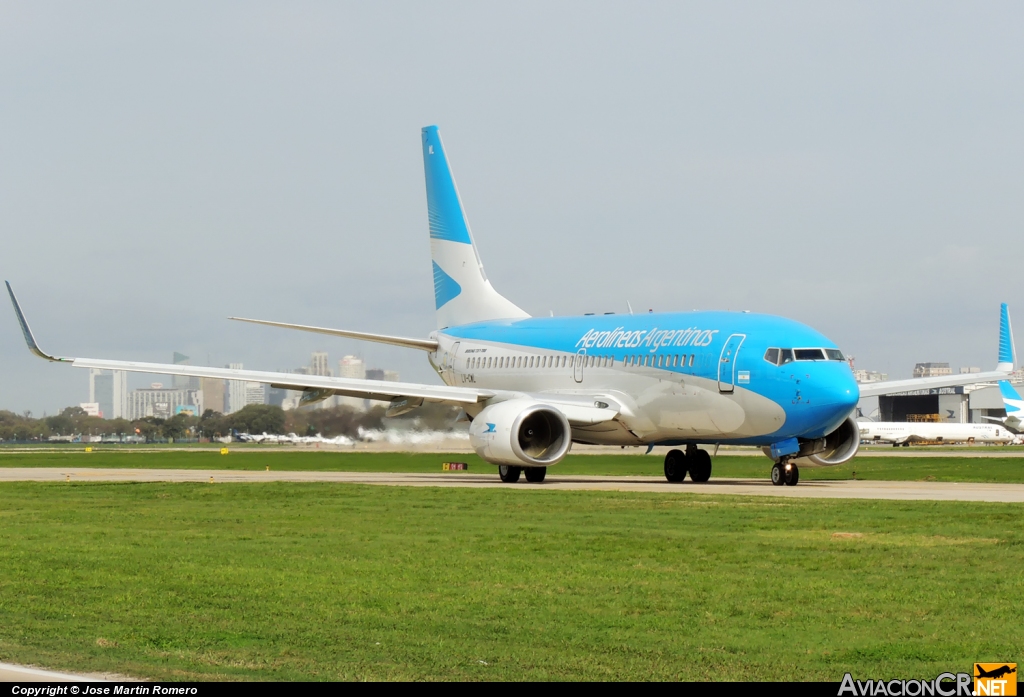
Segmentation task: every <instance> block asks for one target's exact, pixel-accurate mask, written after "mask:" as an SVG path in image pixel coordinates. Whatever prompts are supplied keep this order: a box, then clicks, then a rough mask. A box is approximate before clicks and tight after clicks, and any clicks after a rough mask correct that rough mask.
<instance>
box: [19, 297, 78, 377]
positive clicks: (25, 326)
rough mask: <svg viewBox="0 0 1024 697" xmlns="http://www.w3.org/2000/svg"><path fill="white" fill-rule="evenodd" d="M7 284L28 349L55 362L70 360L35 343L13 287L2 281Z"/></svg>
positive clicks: (71, 359) (70, 359)
mask: <svg viewBox="0 0 1024 697" xmlns="http://www.w3.org/2000/svg"><path fill="white" fill-rule="evenodd" d="M4 283H6V284H7V292H8V293H10V295H11V303H13V304H14V313H15V314H16V315H18V323H19V324H20V325H21V333H22V334H24V335H25V343H26V344H28V350H29V351H31V352H32V353H34V354H36V355H37V356H39V357H40V358H45V359H46V360H48V361H55V362H65V363H66V362H71V361H73V360H74V359H73V358H60V357H58V356H51V355H50V354H48V353H46V352H44V351H43V350H42V349H41V348H39V344H37V343H36V338H35V337H34V336H32V330H31V329H30V328H29V326H28V320H27V319H25V313H24V312H22V311H21V305H19V304H18V299H17V298H16V297H14V289H13V288H11V283H10V281H4Z"/></svg>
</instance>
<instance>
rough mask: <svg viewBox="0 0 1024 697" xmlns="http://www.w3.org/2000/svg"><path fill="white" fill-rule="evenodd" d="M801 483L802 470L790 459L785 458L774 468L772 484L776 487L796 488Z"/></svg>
mask: <svg viewBox="0 0 1024 697" xmlns="http://www.w3.org/2000/svg"><path fill="white" fill-rule="evenodd" d="M799 481H800V468H799V467H797V466H796V465H794V464H793V463H792V462H791V461H790V460H789V459H787V458H783V459H781V460H779V461H778V462H776V463H775V464H774V465H773V466H772V484H774V485H775V486H782V485H783V484H785V485H786V486H796V483H797V482H799Z"/></svg>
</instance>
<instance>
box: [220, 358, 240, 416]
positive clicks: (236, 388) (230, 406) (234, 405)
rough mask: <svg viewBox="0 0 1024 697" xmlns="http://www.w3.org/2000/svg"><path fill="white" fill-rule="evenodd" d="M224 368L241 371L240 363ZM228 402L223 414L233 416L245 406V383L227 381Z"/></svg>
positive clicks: (229, 364) (230, 364)
mask: <svg viewBox="0 0 1024 697" xmlns="http://www.w3.org/2000/svg"><path fill="white" fill-rule="evenodd" d="M224 367H225V368H229V369H231V370H242V364H241V363H228V364H227V365H226V366H224ZM227 382H228V400H227V405H226V406H227V409H226V410H225V411H224V413H225V414H233V413H235V412H236V411H238V410H239V409H241V408H242V407H244V406H245V381H244V380H228V381H227Z"/></svg>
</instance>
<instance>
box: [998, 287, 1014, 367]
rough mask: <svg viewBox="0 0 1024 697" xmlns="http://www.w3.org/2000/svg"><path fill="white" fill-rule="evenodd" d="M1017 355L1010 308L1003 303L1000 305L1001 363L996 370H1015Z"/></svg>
mask: <svg viewBox="0 0 1024 697" xmlns="http://www.w3.org/2000/svg"><path fill="white" fill-rule="evenodd" d="M1016 357H1017V356H1016V351H1014V348H1013V329H1011V328H1010V308H1009V307H1008V306H1007V304H1006V303H1003V304H1002V305H1000V306H999V365H997V366H996V370H1013V366H1014V364H1015V363H1016V362H1017V361H1016Z"/></svg>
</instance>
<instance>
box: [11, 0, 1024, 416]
mask: <svg viewBox="0 0 1024 697" xmlns="http://www.w3.org/2000/svg"><path fill="white" fill-rule="evenodd" d="M1022 20H1024V5H1021V4H1020V3H997V2H988V3H938V2H928V3H923V2H922V3H916V4H915V3H891V2H879V3H868V2H857V3H821V2H808V3H761V2H753V3H722V2H706V3H682V2H671V3H670V2H663V3H638V2H629V3H626V2H622V3H598V2H593V1H588V2H580V3H570V2H555V3H553V2H539V3H529V2H516V3H504V5H498V4H497V3H480V2H467V3H459V4H451V3H421V2H406V3H392V4H388V3H382V2H381V3H365V2H362V3H338V2H324V3H317V2H294V1H290V2H280V3H260V2H238V3H227V2H219V3H218V2H208V1H207V2H197V3H188V2H180V1H176V2H173V3H162V4H161V3H137V2H124V3H112V2H107V3H71V2H69V3H46V2H38V1H35V0H33V1H32V2H11V1H9V0H0V236H2V237H0V239H2V242H3V245H2V250H3V251H2V256H0V260H2V263H0V272H2V274H3V277H4V278H5V279H9V280H10V281H11V282H12V283H13V284H14V287H15V289H16V290H17V292H18V294H19V296H20V299H21V301H22V303H23V305H24V307H25V310H26V312H27V314H28V316H29V318H30V320H31V322H32V325H33V328H34V330H35V332H36V334H37V337H38V338H39V340H40V342H41V343H42V345H43V347H44V348H45V349H47V350H50V351H52V352H55V353H59V354H63V355H72V356H89V357H101V358H118V359H137V360H144V361H161V362H167V361H169V360H170V358H171V353H172V351H175V350H177V351H181V352H183V353H186V354H188V355H190V356H192V357H193V358H194V362H196V363H209V364H212V365H223V364H225V363H228V362H242V363H244V364H245V366H246V367H247V368H263V369H271V370H273V369H284V368H292V367H295V366H299V365H305V364H307V363H308V361H309V354H310V352H311V351H314V350H326V351H328V352H330V356H331V361H332V364H334V365H335V366H336V365H337V359H338V358H340V357H341V356H342V355H344V354H346V353H361V354H362V355H363V356H364V357H365V358H366V360H367V362H368V363H369V364H370V365H371V366H380V367H387V368H395V369H397V370H399V371H400V372H401V374H402V377H403V379H414V380H428V381H431V382H434V381H436V380H437V379H436V377H435V376H434V375H433V373H432V371H431V370H430V368H429V366H428V364H427V362H426V358H425V356H424V355H423V354H422V353H420V352H416V351H403V350H400V349H393V348H385V347H380V346H376V345H372V344H359V343H356V342H350V341H343V340H339V339H332V338H329V337H319V336H315V335H307V334H303V333H296V332H288V331H285V330H277V329H271V328H263V327H256V326H245V325H240V324H238V323H235V322H229V321H227V320H226V319H225V318H226V317H227V316H229V315H242V316H249V317H258V318H265V319H272V320H280V321H289V322H299V323H310V324H319V325H326V326H333V327H343V328H352V329H357V330H367V331H377V332H387V333H393V334H404V335H412V336H423V335H426V334H427V333H428V332H429V331H430V330H432V329H433V328H434V314H433V291H432V281H431V278H432V277H431V269H430V261H429V245H428V233H427V215H426V202H425V194H424V186H423V166H422V161H421V153H420V144H419V143H420V141H419V130H420V128H421V127H422V126H425V125H428V124H433V123H436V124H438V125H439V126H440V128H441V133H442V135H443V137H444V140H445V145H446V148H447V150H448V154H449V157H450V159H451V162H452V166H453V169H454V171H455V175H456V178H457V180H458V183H459V188H460V192H461V194H462V197H463V200H464V203H465V205H466V208H467V211H468V214H469V218H470V223H471V225H472V227H473V231H474V234H475V236H476V240H477V243H478V246H479V249H480V254H481V256H482V258H483V261H484V263H485V265H486V268H487V272H488V275H489V276H490V278H491V280H492V282H493V283H494V285H495V287H496V288H497V289H498V290H499V291H500V292H502V293H503V294H505V295H507V296H508V297H509V298H510V299H512V300H513V301H514V302H516V303H517V304H519V305H520V306H521V307H523V308H524V309H526V310H527V311H528V312H531V313H532V314H537V315H546V314H548V312H549V311H552V310H553V311H554V312H555V313H556V314H576V313H583V312H603V311H612V310H614V311H623V310H625V307H626V301H627V300H629V301H630V302H631V303H632V304H633V307H634V308H637V309H640V308H643V309H647V308H654V309H655V310H689V309H693V308H700V309H733V310H736V309H748V310H752V311H757V312H769V313H773V314H779V315H785V316H789V317H792V318H794V319H797V320H800V321H803V322H805V323H807V324H810V325H811V326H813V327H815V328H817V329H819V330H821V331H823V332H824V333H825V334H826V335H828V336H829V337H831V338H832V339H833V340H835V341H836V342H837V343H838V344H839V345H840V346H841V347H842V348H843V349H844V350H845V351H846V352H847V353H849V354H853V355H855V356H856V358H857V366H858V367H863V368H868V369H875V370H883V371H887V372H888V373H889V374H890V376H892V377H909V375H910V372H911V370H912V369H913V366H914V363H915V362H917V361H949V362H950V363H951V364H952V365H953V367H954V370H956V369H957V368H958V367H959V366H960V365H978V366H981V367H982V368H984V369H991V368H992V367H993V366H994V363H995V360H996V333H997V323H998V304H999V302H1000V301H1007V302H1009V303H1011V310H1012V311H1014V312H1015V313H1016V315H1017V317H1018V326H1022V327H1024V319H1022V318H1024V303H1022V302H1018V298H1019V297H1020V295H1021V293H1020V291H1021V288H1022V283H1021V277H1020V273H1021V270H1022V269H1021V265H1020V264H1019V262H1018V259H1019V258H1020V256H1019V249H1020V240H1021V232H1022V230H1024V197H1022V194H1021V192H1022V191H1024V41H1021V26H1024V25H1022ZM3 302H4V303H6V299H5V300H3ZM153 379H156V378H150V377H139V378H138V379H137V380H136V382H135V383H134V384H136V385H141V384H148V383H149V382H150V381H151V380H153ZM87 396H88V377H87V373H86V371H84V370H72V369H71V368H67V367H63V366H57V365H50V364H47V363H44V362H43V361H40V360H39V359H36V358H34V357H32V356H31V355H30V354H29V353H28V352H27V351H26V349H25V346H24V342H23V341H22V338H21V335H20V332H19V330H18V327H17V324H16V321H15V317H14V313H13V312H12V311H11V310H9V309H7V310H0V408H3V409H13V410H16V411H19V412H21V411H23V410H25V409H31V410H32V411H33V412H34V413H35V414H36V415H41V414H42V413H43V412H44V411H46V412H49V413H53V412H54V411H57V410H59V409H60V408H62V407H64V406H67V405H69V404H77V403H78V402H81V401H85V400H86V398H87Z"/></svg>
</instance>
